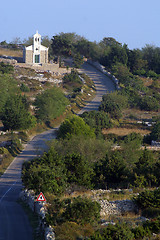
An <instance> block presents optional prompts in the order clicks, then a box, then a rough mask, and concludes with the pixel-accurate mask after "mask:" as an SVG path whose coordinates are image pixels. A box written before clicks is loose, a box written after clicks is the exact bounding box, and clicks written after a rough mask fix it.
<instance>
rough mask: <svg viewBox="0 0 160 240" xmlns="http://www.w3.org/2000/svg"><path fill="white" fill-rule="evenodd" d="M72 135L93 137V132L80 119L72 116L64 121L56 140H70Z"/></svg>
mask: <svg viewBox="0 0 160 240" xmlns="http://www.w3.org/2000/svg"><path fill="white" fill-rule="evenodd" d="M74 135H77V136H79V135H82V136H86V137H87V136H90V137H93V138H94V137H95V133H94V130H93V129H91V128H90V127H89V126H88V125H87V124H86V123H85V122H84V120H83V119H82V118H80V117H78V116H73V117H70V118H68V119H66V120H65V121H64V122H63V123H62V124H61V126H60V127H59V130H58V138H63V139H64V138H68V139H70V138H71V137H72V136H74Z"/></svg>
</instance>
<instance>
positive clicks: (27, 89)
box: [20, 83, 30, 92]
mask: <svg viewBox="0 0 160 240" xmlns="http://www.w3.org/2000/svg"><path fill="white" fill-rule="evenodd" d="M20 89H21V91H22V92H29V91H30V89H29V87H28V86H27V85H25V84H24V83H22V84H21V86H20Z"/></svg>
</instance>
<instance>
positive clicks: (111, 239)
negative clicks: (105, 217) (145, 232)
mask: <svg viewBox="0 0 160 240" xmlns="http://www.w3.org/2000/svg"><path fill="white" fill-rule="evenodd" d="M133 239H134V234H133V233H132V232H131V230H130V229H129V227H127V225H125V224H116V225H111V224H109V225H108V226H107V227H106V228H104V229H103V230H102V231H101V230H99V231H97V232H96V233H95V235H94V236H92V237H91V238H90V240H133Z"/></svg>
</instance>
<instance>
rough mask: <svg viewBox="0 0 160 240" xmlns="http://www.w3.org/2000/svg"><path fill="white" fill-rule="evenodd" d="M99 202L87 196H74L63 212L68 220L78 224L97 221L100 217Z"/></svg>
mask: <svg viewBox="0 0 160 240" xmlns="http://www.w3.org/2000/svg"><path fill="white" fill-rule="evenodd" d="M100 209H101V207H100V204H99V203H98V202H93V201H92V200H90V199H87V198H81V197H78V198H75V199H73V202H71V203H70V204H68V206H67V207H66V210H65V212H64V214H63V216H64V218H65V219H66V220H68V221H72V222H77V223H80V224H86V223H93V222H97V221H98V220H99V219H100Z"/></svg>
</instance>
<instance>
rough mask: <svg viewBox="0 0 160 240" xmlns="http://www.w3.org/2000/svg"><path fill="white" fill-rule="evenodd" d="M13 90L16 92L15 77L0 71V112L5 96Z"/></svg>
mask: <svg viewBox="0 0 160 240" xmlns="http://www.w3.org/2000/svg"><path fill="white" fill-rule="evenodd" d="M4 67H5V66H4ZM15 92H18V87H17V83H16V81H15V79H14V78H13V77H11V76H10V75H8V74H1V73H0V112H1V111H2V108H3V106H4V105H5V103H6V100H7V98H8V97H9V96H10V95H12V94H13V93H15Z"/></svg>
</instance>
